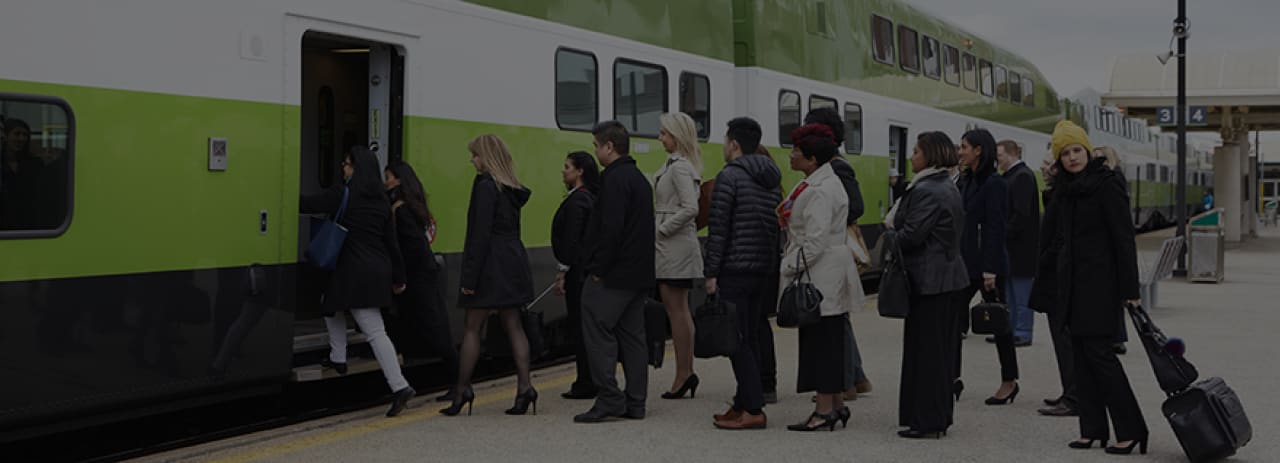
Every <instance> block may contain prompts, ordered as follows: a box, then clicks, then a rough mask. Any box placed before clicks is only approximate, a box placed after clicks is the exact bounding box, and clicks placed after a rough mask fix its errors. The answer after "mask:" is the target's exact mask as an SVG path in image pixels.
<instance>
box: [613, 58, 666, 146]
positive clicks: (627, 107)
mask: <svg viewBox="0 0 1280 463" xmlns="http://www.w3.org/2000/svg"><path fill="white" fill-rule="evenodd" d="M667 103H668V101H667V70H666V68H663V67H662V66H658V65H655V64H649V63H642V62H639V61H631V60H626V59H619V60H618V61H615V62H614V63H613V118H614V119H616V120H617V121H618V122H621V123H622V125H625V126H626V127H627V130H630V131H631V133H632V134H634V135H638V136H642V137H657V136H658V129H659V127H661V123H660V122H659V121H658V118H659V117H660V116H662V113H665V112H667Z"/></svg>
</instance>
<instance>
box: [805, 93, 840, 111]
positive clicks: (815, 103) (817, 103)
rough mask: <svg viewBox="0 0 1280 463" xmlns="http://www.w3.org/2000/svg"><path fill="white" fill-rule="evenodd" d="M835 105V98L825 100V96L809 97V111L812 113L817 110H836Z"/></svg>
mask: <svg viewBox="0 0 1280 463" xmlns="http://www.w3.org/2000/svg"><path fill="white" fill-rule="evenodd" d="M837 105H838V103H836V100H835V98H827V97H825V96H819V95H809V110H810V111H813V110H815V109H818V108H831V109H836V106H837Z"/></svg>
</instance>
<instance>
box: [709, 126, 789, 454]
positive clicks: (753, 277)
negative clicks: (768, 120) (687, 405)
mask: <svg viewBox="0 0 1280 463" xmlns="http://www.w3.org/2000/svg"><path fill="white" fill-rule="evenodd" d="M761 133H762V132H761V129H760V124H759V123H757V122H756V121H754V120H751V119H748V118H745V117H742V118H737V119H734V120H731V121H729V130H728V133H726V134H725V143H724V159H725V167H724V169H723V170H721V171H720V174H719V175H716V183H715V185H716V186H715V190H714V191H713V192H712V195H711V217H710V221H709V224H708V232H707V247H706V251H705V252H704V253H703V259H704V260H705V263H704V265H703V272H704V273H705V275H706V277H707V283H706V285H707V294H717V295H719V298H720V300H721V301H723V302H724V303H728V304H732V305H733V306H734V308H735V309H736V310H737V312H738V352H737V353H735V354H734V355H731V356H729V360H730V361H731V362H732V363H733V374H734V376H735V377H736V378H737V381H738V389H737V394H736V395H734V399H733V406H732V407H730V408H729V411H728V412H726V413H725V414H723V415H716V416H715V425H716V427H718V428H723V429H759V428H764V427H765V426H766V419H765V415H764V391H763V386H762V384H761V377H760V358H759V355H758V354H757V352H756V343H757V336H756V333H757V331H758V329H759V326H758V324H759V323H760V322H761V321H762V320H761V317H760V314H761V313H763V312H764V311H765V310H766V307H767V305H768V304H770V303H771V302H772V300H771V298H770V297H768V296H766V294H768V291H769V288H770V286H777V285H778V281H777V280H774V279H773V278H772V276H773V273H774V272H775V271H776V269H777V268H778V233H779V231H778V219H777V213H776V212H775V209H776V208H777V205H778V203H780V202H781V201H782V195H781V193H780V190H779V189H778V186H779V185H780V184H781V182H782V172H781V171H780V170H778V166H777V164H774V162H773V160H772V159H770V158H769V157H768V156H764V155H759V154H755V152H756V150H757V149H758V148H759V145H760V136H761ZM745 153H752V154H745Z"/></svg>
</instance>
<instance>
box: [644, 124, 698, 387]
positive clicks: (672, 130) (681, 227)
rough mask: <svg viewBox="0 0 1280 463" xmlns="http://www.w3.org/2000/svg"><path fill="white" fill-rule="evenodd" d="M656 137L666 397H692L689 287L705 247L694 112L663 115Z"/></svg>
mask: <svg viewBox="0 0 1280 463" xmlns="http://www.w3.org/2000/svg"><path fill="white" fill-rule="evenodd" d="M661 122H662V129H661V131H660V132H659V136H658V140H659V141H661V142H662V148H663V149H665V150H666V152H667V161H666V163H664V164H663V165H662V168H660V169H658V171H657V172H656V173H655V174H654V175H653V184H654V185H653V194H654V197H655V204H654V220H655V221H656V223H655V225H656V230H657V233H656V234H655V239H656V242H655V243H654V253H655V254H654V265H655V270H656V273H657V277H658V290H659V292H660V293H661V296H662V302H663V304H664V305H665V306H666V308H667V318H669V319H670V320H671V337H672V339H673V340H674V341H675V347H676V376H675V378H673V380H672V383H671V389H670V390H669V392H666V393H664V394H662V398H664V399H679V398H683V397H684V395H685V393H686V392H688V393H689V397H693V396H694V394H695V393H696V392H697V390H698V375H696V374H694V372H693V317H692V316H691V315H690V313H689V290H690V289H691V288H693V281H694V280H696V279H699V278H702V248H701V247H700V245H699V243H698V230H697V225H696V224H695V223H694V222H695V219H697V217H698V192H699V188H698V185H699V184H700V183H701V181H702V151H701V149H699V148H698V135H697V129H696V128H695V126H694V122H693V118H690V117H689V116H688V115H687V114H684V113H667V114H663V115H662V117H661Z"/></svg>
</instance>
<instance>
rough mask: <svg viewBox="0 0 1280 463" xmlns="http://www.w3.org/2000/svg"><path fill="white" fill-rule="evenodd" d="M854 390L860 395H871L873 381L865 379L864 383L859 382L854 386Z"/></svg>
mask: <svg viewBox="0 0 1280 463" xmlns="http://www.w3.org/2000/svg"><path fill="white" fill-rule="evenodd" d="M853 389H854V390H855V391H857V393H859V394H866V393H869V392H871V380H869V379H864V380H862V381H858V382H857V383H854V384H853Z"/></svg>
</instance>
